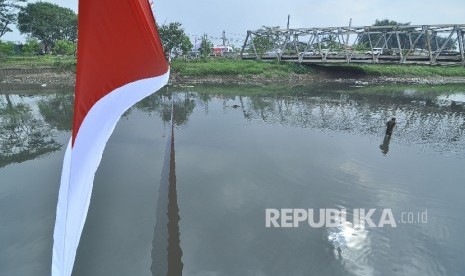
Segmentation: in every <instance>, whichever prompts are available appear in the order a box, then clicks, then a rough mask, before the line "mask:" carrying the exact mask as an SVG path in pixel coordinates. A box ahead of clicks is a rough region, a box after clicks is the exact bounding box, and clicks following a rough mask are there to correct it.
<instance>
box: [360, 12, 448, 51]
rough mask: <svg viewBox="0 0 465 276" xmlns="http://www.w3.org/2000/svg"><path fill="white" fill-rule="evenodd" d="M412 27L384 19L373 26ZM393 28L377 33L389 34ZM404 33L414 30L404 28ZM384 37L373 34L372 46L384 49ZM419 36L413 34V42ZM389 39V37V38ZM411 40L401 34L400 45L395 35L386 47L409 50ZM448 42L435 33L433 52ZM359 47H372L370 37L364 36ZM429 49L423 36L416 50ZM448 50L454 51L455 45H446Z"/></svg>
mask: <svg viewBox="0 0 465 276" xmlns="http://www.w3.org/2000/svg"><path fill="white" fill-rule="evenodd" d="M409 25H410V22H407V23H399V22H396V21H393V20H389V19H383V20H378V19H376V21H375V24H373V26H409ZM391 30H392V28H381V29H377V31H379V32H387V31H391ZM404 31H407V32H412V31H413V28H404ZM381 36H382V35H381V34H372V35H371V42H372V45H373V48H378V47H383V46H384V44H385V41H384V39H380V37H381ZM418 36H419V34H418V33H412V34H411V37H410V39H411V41H415V40H417V38H418ZM387 37H389V36H387ZM410 39H409V37H408V35H407V34H406V33H400V34H399V43H398V42H397V37H396V36H395V35H392V37H391V38H390V39H389V40H388V43H387V45H386V48H387V49H393V48H394V49H396V48H399V44H400V46H401V47H402V49H409V48H410V47H411V45H410ZM378 41H379V44H377V45H376V42H378ZM446 41H447V38H446V37H441V36H439V35H437V34H435V33H433V35H432V37H431V39H430V43H431V44H430V45H431V50H433V51H436V50H438V49H439V48H440V47H441V45H443V44H444V43H446ZM359 45H361V46H362V47H365V48H369V47H370V42H369V38H368V36H363V38H362V39H361V40H360V41H359ZM422 47H423V48H427V39H426V35H424V34H423V35H422V36H421V37H420V38H419V39H418V42H417V44H416V48H422ZM445 48H446V49H454V48H455V45H454V43H453V42H452V41H449V42H448V43H447V44H446V47H445Z"/></svg>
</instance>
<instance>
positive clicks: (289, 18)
mask: <svg viewBox="0 0 465 276" xmlns="http://www.w3.org/2000/svg"><path fill="white" fill-rule="evenodd" d="M289 21H291V15H290V14H288V15H287V30H289Z"/></svg>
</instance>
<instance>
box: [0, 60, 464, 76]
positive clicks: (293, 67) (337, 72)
mask: <svg viewBox="0 0 465 276" xmlns="http://www.w3.org/2000/svg"><path fill="white" fill-rule="evenodd" d="M44 67H47V68H57V69H63V70H66V71H71V72H75V68H76V59H75V57H74V56H50V55H45V56H8V57H3V58H1V59H0V69H6V68H26V69H27V68H44ZM171 72H172V73H174V74H176V75H179V76H181V77H186V76H189V77H199V78H202V77H207V76H232V77H234V76H239V75H240V76H246V77H248V76H259V77H262V78H284V77H286V76H289V74H294V75H306V76H313V77H321V78H327V79H331V78H360V77H362V78H363V77H381V76H384V77H423V78H425V77H435V76H437V77H465V68H464V67H460V66H427V65H424V66H420V65H377V64H362V65H356V64H339V65H336V64H331V65H329V64H328V65H309V66H307V65H300V64H294V63H287V62H282V63H278V62H261V61H255V60H231V59H207V60H184V59H175V60H173V61H172V63H171Z"/></svg>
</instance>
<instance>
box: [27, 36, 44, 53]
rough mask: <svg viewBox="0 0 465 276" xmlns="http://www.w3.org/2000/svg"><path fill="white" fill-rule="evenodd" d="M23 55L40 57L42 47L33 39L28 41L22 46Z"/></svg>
mask: <svg viewBox="0 0 465 276" xmlns="http://www.w3.org/2000/svg"><path fill="white" fill-rule="evenodd" d="M23 53H24V54H25V55H31V56H32V55H40V54H41V53H42V47H41V46H40V44H39V42H38V41H37V40H35V39H30V40H28V41H26V44H24V45H23Z"/></svg>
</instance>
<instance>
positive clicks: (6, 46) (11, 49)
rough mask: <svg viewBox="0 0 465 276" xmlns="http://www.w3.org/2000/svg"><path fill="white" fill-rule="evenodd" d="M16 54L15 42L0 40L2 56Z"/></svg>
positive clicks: (0, 53)
mask: <svg viewBox="0 0 465 276" xmlns="http://www.w3.org/2000/svg"><path fill="white" fill-rule="evenodd" d="M14 54H15V44H14V43H13V42H3V41H0V57H2V56H11V55H14Z"/></svg>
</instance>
